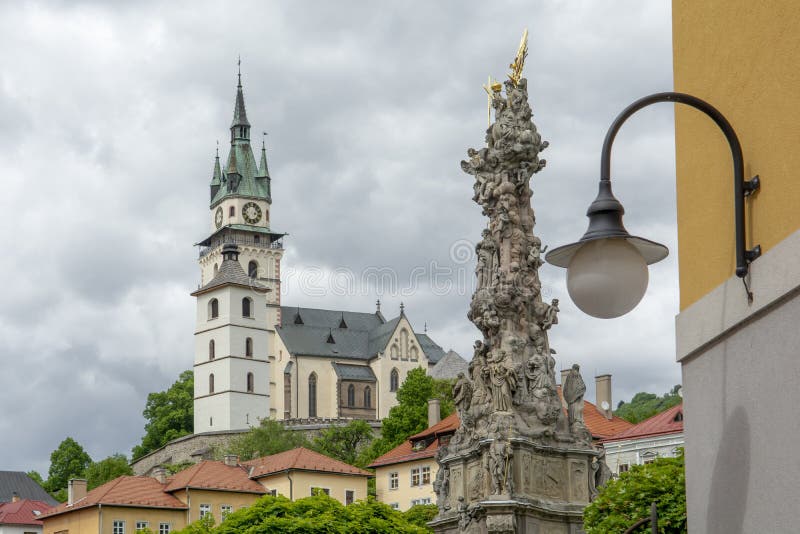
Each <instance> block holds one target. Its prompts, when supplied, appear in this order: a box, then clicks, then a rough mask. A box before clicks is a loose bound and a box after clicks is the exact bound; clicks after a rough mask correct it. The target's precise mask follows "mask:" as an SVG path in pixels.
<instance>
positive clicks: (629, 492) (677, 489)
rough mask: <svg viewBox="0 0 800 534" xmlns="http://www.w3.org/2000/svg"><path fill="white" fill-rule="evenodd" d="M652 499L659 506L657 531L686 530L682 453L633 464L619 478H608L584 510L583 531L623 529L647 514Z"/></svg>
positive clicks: (596, 532)
mask: <svg viewBox="0 0 800 534" xmlns="http://www.w3.org/2000/svg"><path fill="white" fill-rule="evenodd" d="M653 501H655V502H656V506H657V507H658V528H659V530H658V531H659V532H661V533H664V534H678V533H684V532H686V475H685V473H684V468H683V455H681V456H679V457H677V458H659V459H657V460H656V461H655V462H653V463H651V464H647V465H637V466H633V467H631V470H630V471H628V472H627V473H622V474H621V475H620V477H619V478H618V479H616V480H612V481H610V482H609V483H608V484H607V485H606V486H605V487H604V488H602V489H601V490H600V494H599V495H598V496H597V498H596V499H595V500H594V501H593V502H592V503H591V504H590V505H589V506H587V507H586V509H585V510H584V512H583V526H584V529H585V530H586V534H606V533H608V532H624V531H625V530H626V529H627V528H629V527H630V526H631V525H633V524H634V523H636V522H637V521H639V520H640V519H643V518H645V517H649V516H650V505H651V504H652V503H653Z"/></svg>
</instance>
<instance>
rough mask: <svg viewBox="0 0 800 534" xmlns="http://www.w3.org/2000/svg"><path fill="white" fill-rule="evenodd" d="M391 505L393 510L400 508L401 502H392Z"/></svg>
mask: <svg viewBox="0 0 800 534" xmlns="http://www.w3.org/2000/svg"><path fill="white" fill-rule="evenodd" d="M389 507H390V508H391V509H392V510H399V509H400V503H399V502H393V503H391V504H390V505H389Z"/></svg>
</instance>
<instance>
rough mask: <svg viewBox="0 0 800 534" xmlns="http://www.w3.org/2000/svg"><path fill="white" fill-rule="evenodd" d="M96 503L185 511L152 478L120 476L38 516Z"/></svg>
mask: <svg viewBox="0 0 800 534" xmlns="http://www.w3.org/2000/svg"><path fill="white" fill-rule="evenodd" d="M98 504H118V505H125V506H144V507H149V508H173V509H177V510H185V509H187V508H188V506H186V505H185V504H184V503H182V502H181V501H179V500H178V499H176V498H175V497H173V496H172V495H170V494H169V493H165V492H164V485H163V484H161V483H160V482H159V481H158V480H156V479H155V478H152V477H143V476H121V477H119V478H115V479H114V480H112V481H111V482H106V483H105V484H103V485H102V486H98V487H96V488H95V489H93V490H92V491H90V492H89V493H87V494H86V497H84V498H83V499H80V500H79V501H77V502H75V503H74V504H72V505H69V504H67V503H63V504H59V505H58V506H56V507H55V508H51V509H50V510H49V511H47V512H45V513H44V514H42V517H49V516H53V515H58V514H63V513H66V512H71V511H73V510H79V509H81V508H88V507H91V506H97V505H98Z"/></svg>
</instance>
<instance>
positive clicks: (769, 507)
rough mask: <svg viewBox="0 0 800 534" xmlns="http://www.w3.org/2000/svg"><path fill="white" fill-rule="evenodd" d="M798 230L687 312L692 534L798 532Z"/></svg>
mask: <svg viewBox="0 0 800 534" xmlns="http://www.w3.org/2000/svg"><path fill="white" fill-rule="evenodd" d="M797 265H800V231H798V232H795V233H794V234H792V235H791V236H789V237H788V238H786V239H784V240H783V241H782V242H780V243H778V244H777V245H776V246H775V247H773V248H772V249H771V250H769V251H768V252H767V253H766V254H765V255H764V256H763V257H762V258H760V259H759V260H758V261H757V262H755V263H753V265H752V269H751V283H752V290H753V295H754V300H753V302H752V304H748V302H747V299H746V298H745V295H744V289H743V288H742V282H741V280H739V279H738V278H736V277H732V278H730V279H728V280H727V281H726V282H725V283H724V284H723V285H721V286H719V287H718V288H716V289H715V290H714V291H712V292H710V293H709V294H708V295H706V296H705V297H703V298H702V299H700V300H699V301H697V302H696V303H694V304H693V305H692V306H690V307H689V308H687V309H685V310H683V311H682V312H681V314H680V315H678V318H677V324H676V331H677V344H676V346H677V352H678V360H679V361H680V363H681V366H682V372H683V393H684V418H685V419H684V434H685V436H686V490H687V512H688V521H689V532H692V533H694V532H697V533H716V532H719V533H722V532H725V533H731V534H737V533H745V532H794V531H795V530H796V524H797V520H796V515H797V513H796V505H797V495H798V491H797V480H800V463H799V462H797V461H795V457H796V452H795V451H796V448H797V443H798V442H800V426H798V425H796V424H794V420H795V416H794V410H795V409H796V406H798V405H800V388H798V387H797V384H798V383H799V382H800V359H798V357H797V347H798V346H800V329H798V328H797V325H798V324H800V269H798V268H797Z"/></svg>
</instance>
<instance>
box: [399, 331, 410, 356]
mask: <svg viewBox="0 0 800 534" xmlns="http://www.w3.org/2000/svg"><path fill="white" fill-rule="evenodd" d="M400 351H401V356H400V357H401V358H402V359H404V360H407V359H408V330H406V329H405V328H404V329H403V330H401V331H400Z"/></svg>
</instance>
